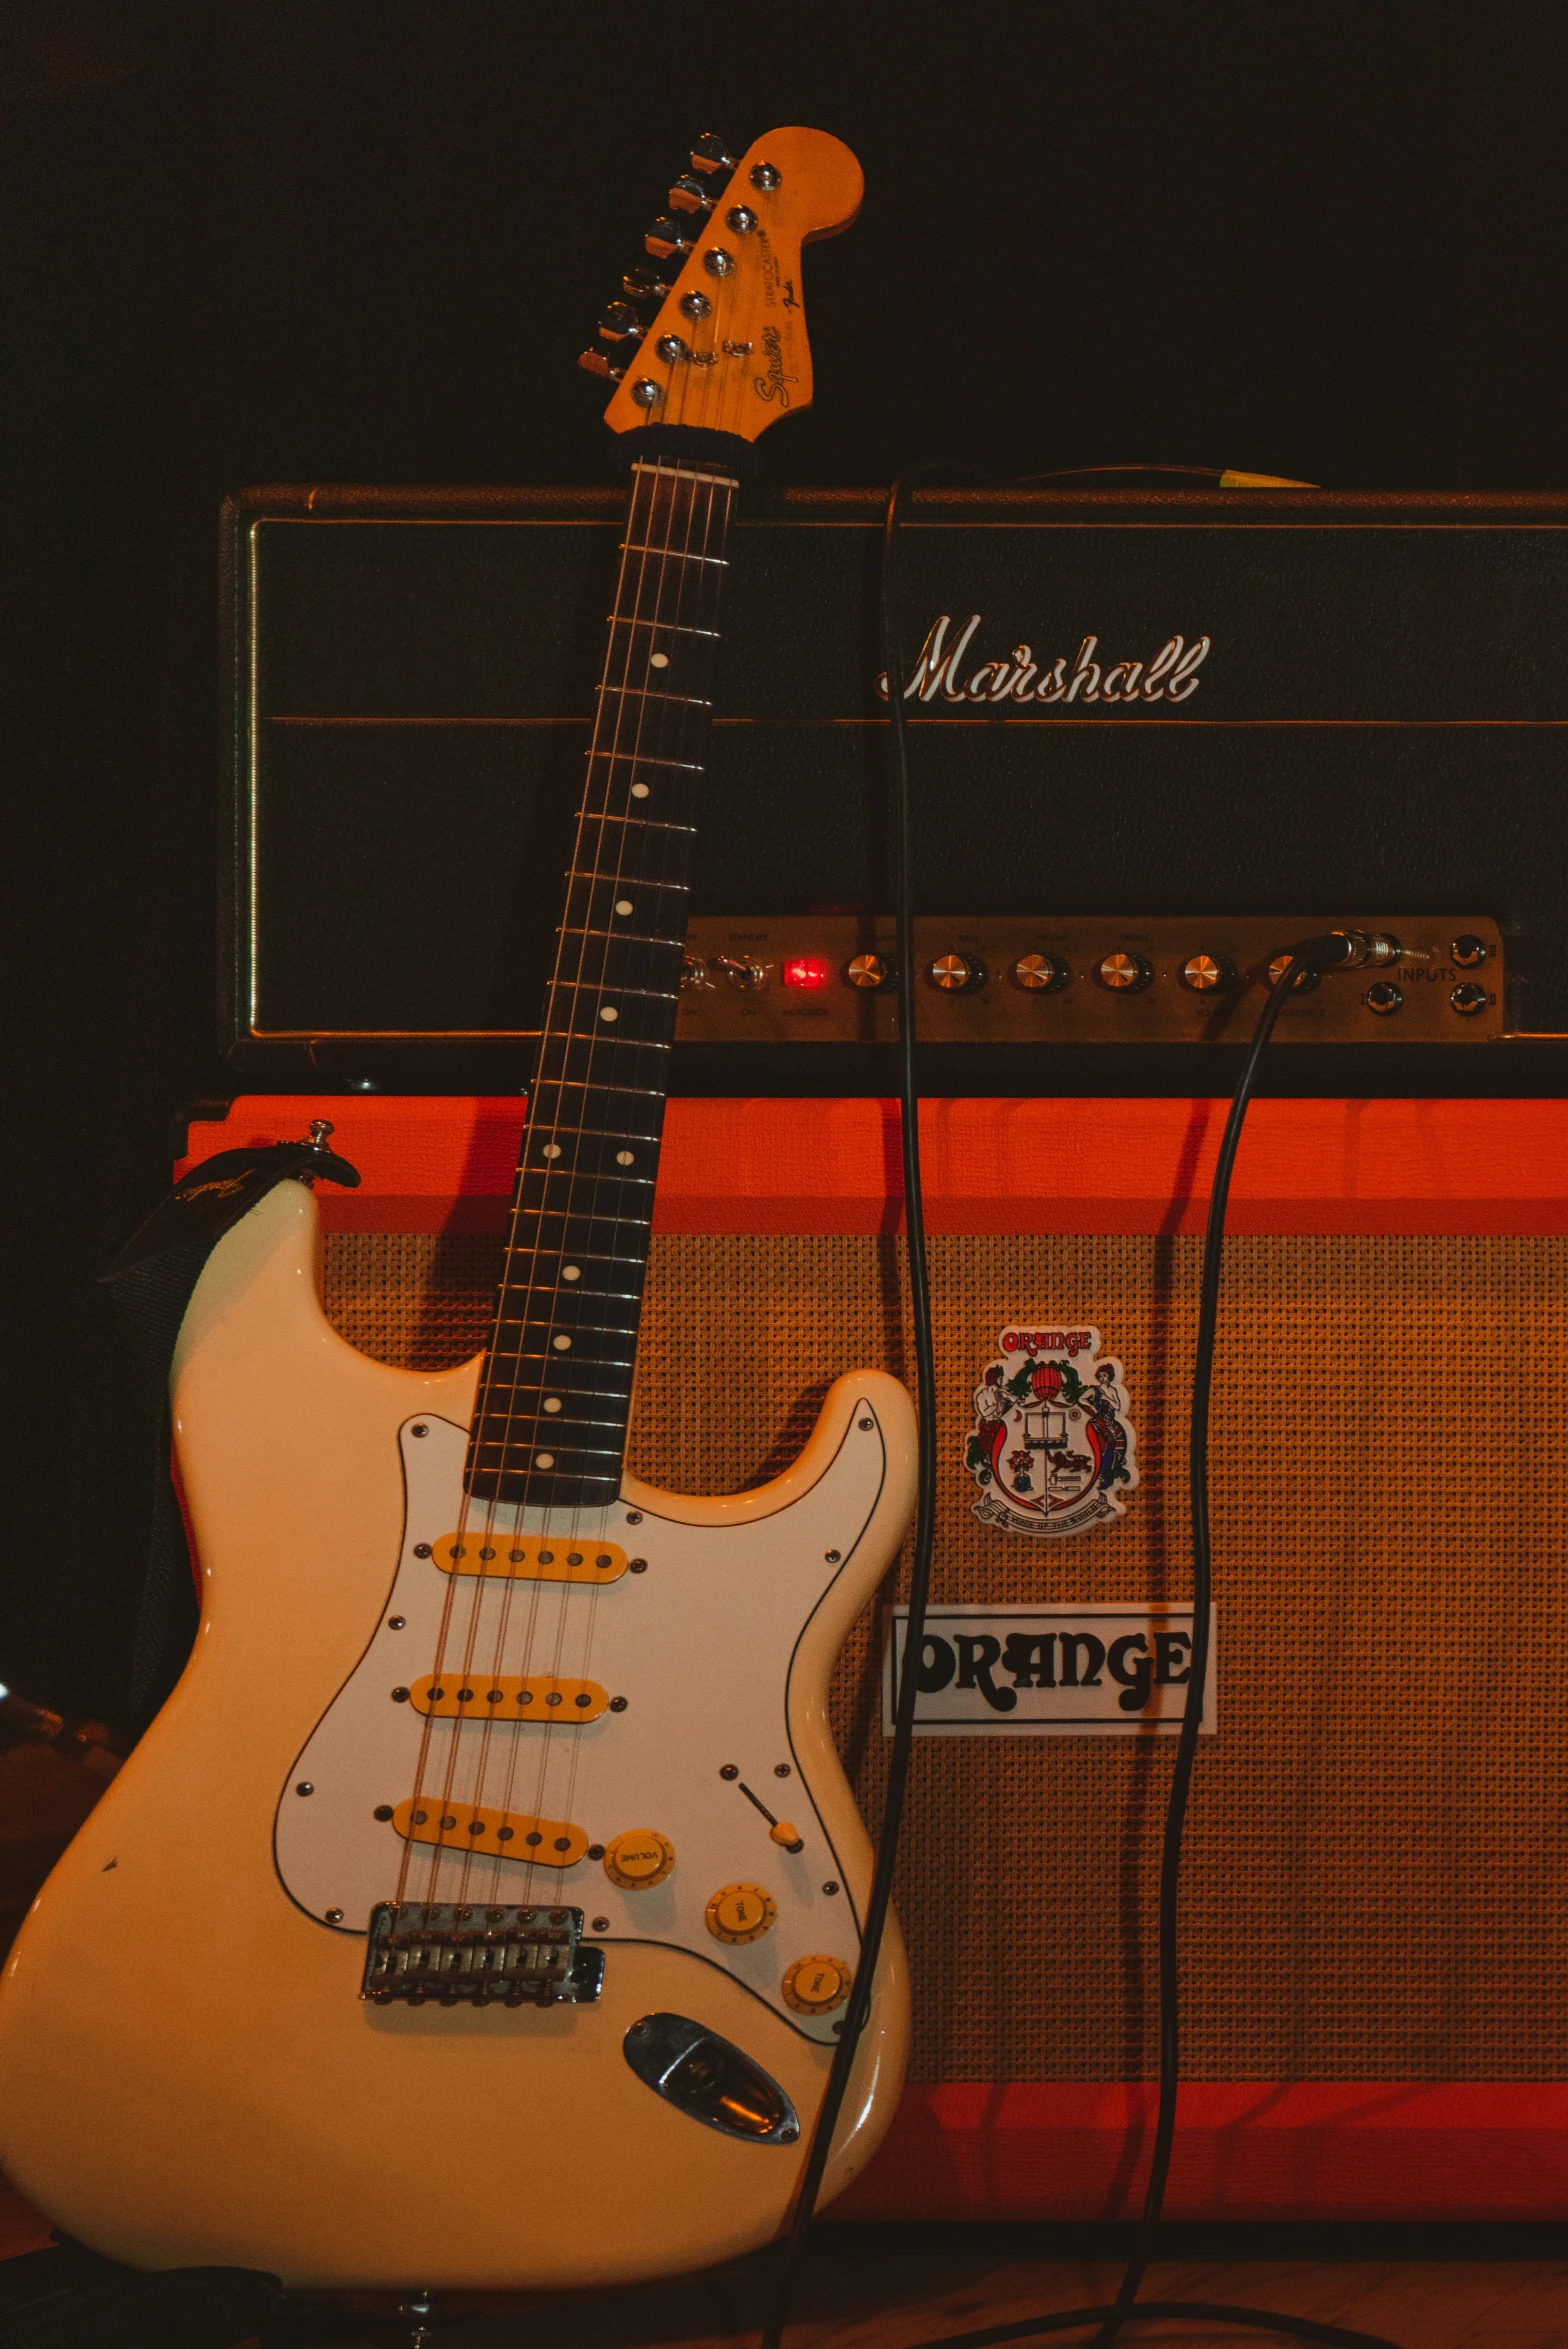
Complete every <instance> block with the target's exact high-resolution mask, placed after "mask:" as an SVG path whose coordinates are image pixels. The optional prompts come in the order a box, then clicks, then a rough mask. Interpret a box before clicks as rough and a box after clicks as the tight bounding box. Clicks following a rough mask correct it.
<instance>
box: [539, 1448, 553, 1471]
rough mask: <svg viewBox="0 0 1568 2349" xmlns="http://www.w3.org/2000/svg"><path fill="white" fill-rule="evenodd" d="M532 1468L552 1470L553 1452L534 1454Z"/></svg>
mask: <svg viewBox="0 0 1568 2349" xmlns="http://www.w3.org/2000/svg"><path fill="white" fill-rule="evenodd" d="M534 1466H535V1467H536V1468H553V1467H554V1466H555V1454H554V1453H553V1452H535V1454H534Z"/></svg>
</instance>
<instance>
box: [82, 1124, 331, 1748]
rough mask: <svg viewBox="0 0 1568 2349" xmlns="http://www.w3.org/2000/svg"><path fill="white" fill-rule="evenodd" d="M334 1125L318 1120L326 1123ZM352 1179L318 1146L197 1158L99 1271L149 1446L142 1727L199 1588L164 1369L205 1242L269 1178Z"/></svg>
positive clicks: (172, 1668)
mask: <svg viewBox="0 0 1568 2349" xmlns="http://www.w3.org/2000/svg"><path fill="white" fill-rule="evenodd" d="M330 1131H331V1128H330V1127H327V1128H326V1129H325V1132H326V1133H330ZM323 1175H324V1176H325V1177H326V1178H327V1180H328V1181H329V1182H334V1183H341V1184H343V1185H344V1187H345V1188H346V1189H350V1190H352V1189H354V1188H355V1187H356V1186H357V1185H358V1182H359V1175H358V1173H357V1172H356V1170H355V1169H354V1168H353V1167H352V1166H350V1165H349V1163H348V1161H347V1159H344V1158H337V1157H335V1156H334V1155H333V1154H332V1152H331V1151H330V1150H328V1149H327V1148H326V1146H325V1133H323V1134H321V1135H320V1138H313V1139H311V1140H309V1141H304V1142H273V1143H270V1144H268V1145H266V1146H264V1147H261V1148H257V1149H254V1150H224V1151H221V1152H220V1153H219V1155H218V1156H217V1157H216V1158H204V1159H203V1160H202V1162H201V1164H200V1165H199V1166H193V1167H192V1168H191V1170H190V1172H189V1174H187V1175H185V1176H183V1177H182V1178H181V1180H180V1181H179V1182H178V1183H176V1184H175V1186H174V1189H173V1190H172V1191H171V1192H170V1193H169V1196H168V1198H167V1199H165V1200H164V1202H163V1204H162V1205H161V1206H160V1207H156V1208H154V1210H153V1212H152V1214H151V1215H149V1216H148V1218H147V1220H146V1222H145V1223H144V1224H143V1225H142V1226H141V1228H140V1229H139V1230H138V1231H137V1232H136V1233H135V1234H134V1235H133V1236H132V1237H131V1239H129V1240H128V1241H127V1242H126V1244H125V1246H124V1247H123V1248H122V1249H121V1250H120V1253H119V1255H118V1256H116V1258H115V1259H114V1262H113V1263H112V1264H111V1265H109V1266H108V1268H107V1269H106V1270H105V1271H104V1272H102V1273H100V1274H99V1276H98V1277H99V1279H100V1281H101V1282H102V1283H103V1284H104V1285H105V1287H106V1289H107V1291H108V1295H109V1298H110V1301H111V1303H112V1305H113V1307H114V1310H115V1313H116V1316H117V1318H118V1320H119V1322H120V1324H121V1327H122V1328H123V1329H124V1331H125V1332H126V1334H127V1336H128V1338H129V1341H130V1345H131V1349H132V1367H133V1375H134V1378H135V1384H136V1388H137V1392H138V1394H139V1396H140V1399H141V1403H142V1408H143V1414H144V1418H145V1421H146V1427H147V1435H148V1442H149V1447H150V1452H151V1461H150V1466H151V1490H150V1493H149V1505H148V1509H147V1554H146V1560H145V1564H144V1568H143V1573H142V1584H141V1595H140V1598H139V1601H138V1604H137V1612H136V1635H135V1640H134V1643H133V1646H132V1652H131V1691H130V1715H131V1717H130V1721H129V1724H128V1726H129V1727H130V1728H132V1729H133V1730H135V1731H136V1732H137V1733H138V1734H140V1732H141V1731H142V1730H144V1729H145V1728H146V1727H147V1724H148V1723H149V1722H150V1721H151V1719H152V1717H153V1715H154V1714H155V1713H156V1712H157V1710H158V1708H159V1706H160V1705H161V1704H162V1703H163V1701H164V1699H165V1697H166V1696H167V1695H168V1694H169V1691H170V1690H171V1689H172V1688H173V1686H174V1683H175V1681H176V1680H177V1679H178V1678H179V1676H180V1673H181V1671H182V1669H183V1668H184V1664H185V1659H186V1657H187V1656H188V1655H189V1653H190V1648H191V1642H192V1640H193V1639H194V1638H195V1636H196V1620H197V1603H196V1588H195V1582H194V1578H193V1576H192V1572H191V1555H190V1546H189V1544H188V1542H187V1541H186V1538H185V1521H184V1518H183V1515H182V1513H181V1509H180V1502H179V1495H178V1493H177V1492H176V1489H175V1484H174V1473H173V1457H172V1449H171V1446H172V1438H173V1430H172V1426H171V1422H170V1413H169V1374H170V1371H171V1369H172V1367H173V1362H174V1348H175V1344H176V1342H177V1340H178V1338H179V1334H180V1324H181V1322H183V1320H184V1319H185V1309H186V1307H187V1305H189V1303H190V1301H191V1295H192V1292H193V1291H194V1289H195V1287H196V1283H197V1282H198V1280H199V1279H200V1278H201V1275H202V1269H203V1267H204V1266H205V1264H206V1262H207V1259H208V1257H209V1256H210V1255H211V1254H212V1251H213V1249H214V1248H215V1247H216V1246H217V1244H218V1242H219V1241H220V1240H221V1239H222V1238H223V1235H224V1233H225V1232H228V1231H231V1230H232V1229H233V1227H234V1225H235V1224H237V1223H238V1222H239V1220H240V1217H241V1216H242V1215H247V1214H248V1213H249V1212H250V1210H251V1208H253V1207H254V1206H255V1205H256V1203H257V1201H258V1200H260V1199H264V1198H265V1197H266V1195H267V1193H268V1192H269V1191H270V1190H272V1189H273V1188H274V1186H275V1185H276V1184H278V1183H282V1182H288V1181H290V1180H291V1179H292V1180H294V1181H296V1182H306V1183H309V1182H313V1181H315V1180H316V1179H317V1178H318V1177H319V1176H323Z"/></svg>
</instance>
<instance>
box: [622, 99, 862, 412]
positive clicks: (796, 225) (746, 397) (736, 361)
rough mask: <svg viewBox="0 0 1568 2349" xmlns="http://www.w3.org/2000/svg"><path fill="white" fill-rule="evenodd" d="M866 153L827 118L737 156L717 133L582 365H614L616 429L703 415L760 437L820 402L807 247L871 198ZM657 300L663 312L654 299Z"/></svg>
mask: <svg viewBox="0 0 1568 2349" xmlns="http://www.w3.org/2000/svg"><path fill="white" fill-rule="evenodd" d="M864 185H865V183H864V180H863V178H862V175H861V170H860V165H859V164H858V163H857V162H856V160H855V158H854V156H853V155H852V154H851V153H850V151H849V149H848V148H847V147H846V146H845V145H844V143H843V141H842V140H841V139H835V138H833V137H832V136H830V134H829V133H828V132H827V131H816V130H801V129H786V130H774V131H769V132H768V133H767V135H766V137H765V138H761V139H758V140H757V141H756V142H755V144H754V145H752V146H751V147H749V148H748V149H747V151H746V153H745V154H744V155H742V156H741V157H740V158H739V160H738V161H737V160H736V158H735V157H734V156H732V155H730V154H728V153H726V151H725V148H724V144H723V142H722V140H720V139H717V138H714V137H711V136H709V137H705V138H701V139H699V140H698V141H697V144H696V146H695V147H694V148H693V149H692V152H691V168H690V170H689V171H687V172H685V173H683V174H682V175H681V177H680V178H679V179H677V180H676V182H675V184H674V186H673V187H672V188H671V190H670V208H669V211H668V213H667V214H666V215H665V216H664V217H663V218H661V219H659V220H657V221H655V223H654V225H653V227H652V228H651V229H650V230H649V232H648V235H647V237H646V239H645V240H644V241H645V243H646V246H647V249H648V252H649V255H650V256H651V259H652V264H653V265H652V267H651V268H646V269H637V270H633V271H632V272H631V273H630V274H629V275H628V276H627V277H626V279H625V280H624V281H623V287H622V298H621V299H620V300H618V301H615V302H612V303H611V304H610V306H609V308H608V309H607V310H606V311H605V312H604V313H603V315H602V317H601V318H600V321H599V338H600V343H601V345H602V346H603V347H602V348H599V349H594V350H587V351H584V353H583V355H582V358H581V360H580V361H579V364H580V365H581V366H583V367H586V368H587V369H588V371H589V372H590V373H591V374H594V375H602V376H608V377H610V378H611V379H612V380H613V381H614V383H615V387H616V388H615V394H614V397H613V398H612V399H611V401H610V404H609V406H608V407H607V408H606V410H605V412H604V420H605V422H606V423H607V424H608V425H609V427H610V429H611V431H612V432H633V431H636V430H637V429H638V428H639V427H641V426H644V425H649V424H684V425H695V426H698V427H700V428H701V429H702V430H704V431H707V432H728V433H732V434H734V435H735V437H736V438H737V439H740V440H746V441H753V440H756V439H757V437H758V436H759V434H761V433H763V432H765V431H766V430H767V428H768V426H769V425H770V424H774V423H777V421H778V419H779V417H780V416H782V415H786V414H793V413H794V412H795V411H796V410H798V409H800V408H805V407H809V405H810V403H811V346H810V344H809V343H808V341H807V339H806V312H805V307H804V302H803V298H802V293H801V273H800V252H801V247H802V246H803V245H809V244H811V243H812V242H813V241H814V239H816V238H818V237H830V236H836V235H837V233H838V231H839V230H840V229H841V228H847V227H848V226H849V224H850V222H851V221H852V220H853V219H854V217H855V215H856V213H857V212H858V211H859V209H860V198H861V193H862V190H863V188H864ZM654 302H657V303H658V304H659V308H658V311H657V313H656V314H655V315H653V316H652V317H651V319H649V318H648V317H647V305H648V304H650V303H654Z"/></svg>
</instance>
